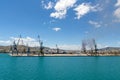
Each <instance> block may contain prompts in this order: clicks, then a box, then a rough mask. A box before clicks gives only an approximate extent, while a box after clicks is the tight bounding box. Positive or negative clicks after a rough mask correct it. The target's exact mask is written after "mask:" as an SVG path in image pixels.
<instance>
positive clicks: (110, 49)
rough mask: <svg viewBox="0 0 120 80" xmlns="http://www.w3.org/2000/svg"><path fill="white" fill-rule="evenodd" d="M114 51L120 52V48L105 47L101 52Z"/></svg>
mask: <svg viewBox="0 0 120 80" xmlns="http://www.w3.org/2000/svg"><path fill="white" fill-rule="evenodd" d="M113 50H120V47H105V48H101V49H99V51H113Z"/></svg>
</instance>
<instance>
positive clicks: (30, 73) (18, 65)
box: [0, 54, 120, 80]
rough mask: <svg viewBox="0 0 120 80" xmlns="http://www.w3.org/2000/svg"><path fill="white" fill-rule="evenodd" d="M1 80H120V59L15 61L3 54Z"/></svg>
mask: <svg viewBox="0 0 120 80" xmlns="http://www.w3.org/2000/svg"><path fill="white" fill-rule="evenodd" d="M0 80H120V57H11V56H9V55H7V54H0Z"/></svg>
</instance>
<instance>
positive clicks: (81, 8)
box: [74, 3, 98, 19]
mask: <svg viewBox="0 0 120 80" xmlns="http://www.w3.org/2000/svg"><path fill="white" fill-rule="evenodd" d="M97 7H98V6H97V5H96V6H92V5H91V4H90V3H82V4H80V5H78V6H77V7H76V8H75V9H74V11H76V15H77V17H76V18H77V19H80V18H81V17H82V16H84V15H85V14H87V13H89V12H94V11H98V9H97Z"/></svg>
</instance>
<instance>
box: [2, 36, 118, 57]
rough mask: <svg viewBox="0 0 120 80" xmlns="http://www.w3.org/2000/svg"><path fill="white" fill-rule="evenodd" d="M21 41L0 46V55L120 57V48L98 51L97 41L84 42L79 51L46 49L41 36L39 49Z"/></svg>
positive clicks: (20, 39)
mask: <svg viewBox="0 0 120 80" xmlns="http://www.w3.org/2000/svg"><path fill="white" fill-rule="evenodd" d="M20 41H22V43H23V40H22V37H21V36H20V37H19V39H18V41H13V44H12V45H10V46H0V53H9V54H10V55H11V56H120V47H105V48H101V49H98V48H97V43H96V41H95V39H87V40H83V41H82V44H81V46H82V48H81V49H79V50H64V49H60V48H59V47H58V45H57V44H56V48H49V47H45V46H43V42H42V41H41V40H40V36H38V42H39V46H37V47H30V46H28V45H23V44H19V43H20Z"/></svg>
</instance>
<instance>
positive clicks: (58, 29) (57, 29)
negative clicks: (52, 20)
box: [53, 27, 61, 32]
mask: <svg viewBox="0 0 120 80" xmlns="http://www.w3.org/2000/svg"><path fill="white" fill-rule="evenodd" d="M53 30H54V31H56V32H57V31H60V30H61V28H58V27H56V28H53Z"/></svg>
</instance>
